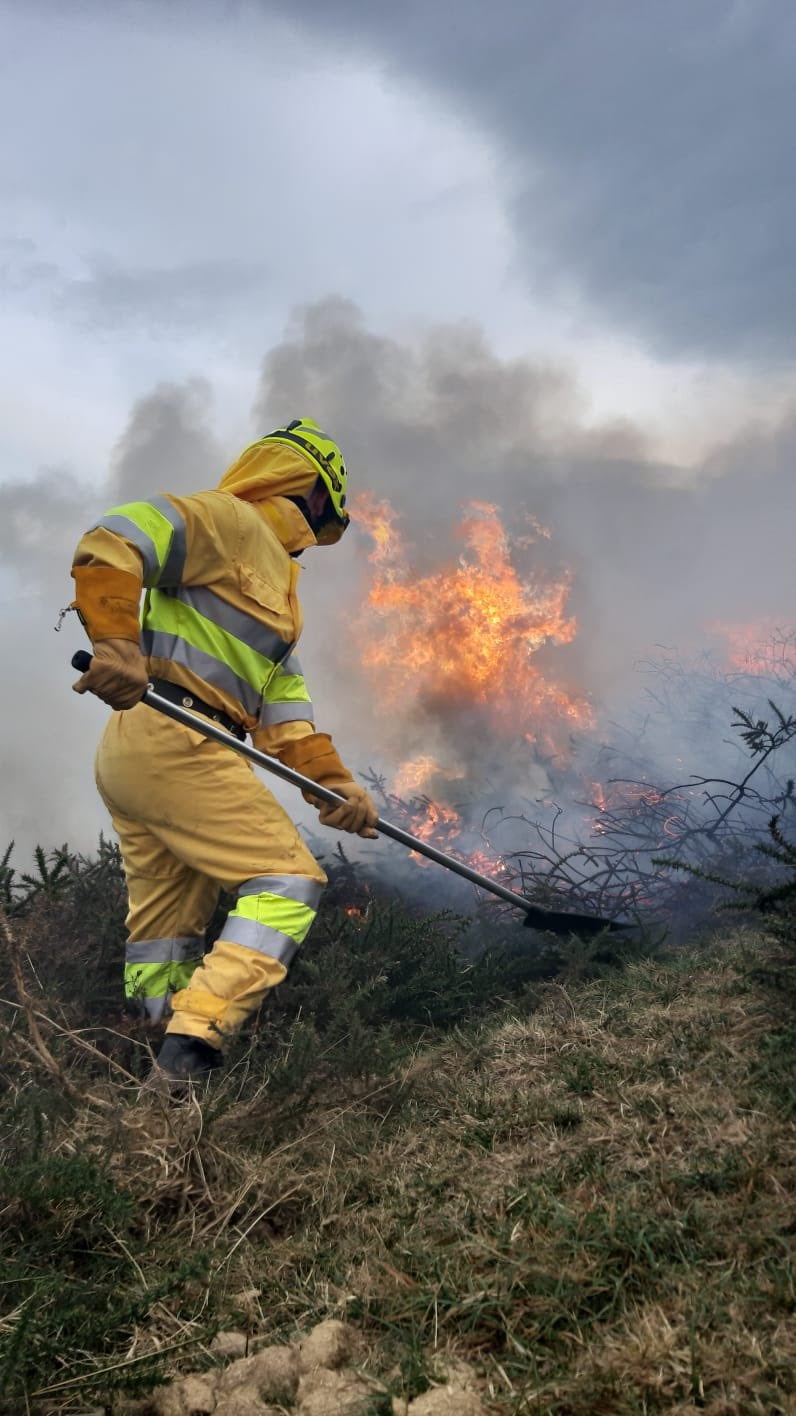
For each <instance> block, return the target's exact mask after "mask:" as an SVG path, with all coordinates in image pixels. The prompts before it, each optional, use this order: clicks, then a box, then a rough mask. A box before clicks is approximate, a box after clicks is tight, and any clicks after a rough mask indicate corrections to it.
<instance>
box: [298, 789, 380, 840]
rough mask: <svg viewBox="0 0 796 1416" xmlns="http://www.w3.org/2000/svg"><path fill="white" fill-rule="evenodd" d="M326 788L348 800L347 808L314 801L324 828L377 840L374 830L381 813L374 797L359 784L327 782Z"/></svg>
mask: <svg viewBox="0 0 796 1416" xmlns="http://www.w3.org/2000/svg"><path fill="white" fill-rule="evenodd" d="M325 785H326V786H328V787H329V789H330V790H331V791H333V792H337V794H338V796H342V797H345V798H346V805H345V806H332V803H331V802H330V801H319V800H318V798H317V797H315V798H314V800H313V806H317V807H318V808H319V815H318V820H319V821H320V823H321V825H322V826H333V827H334V828H335V830H336V831H350V832H351V833H352V835H355V836H366V837H368V838H369V839H370V840H376V839H377V837H378V834H379V833H378V831H376V830H374V827H375V825H376V822H377V820H378V816H379V813H378V812H377V810H376V806H375V803H374V801H373V799H372V797H371V796H370V795H369V793H368V792H366V790H365V788H364V787H361V786H360V785H359V783H358V782H327V783H325Z"/></svg>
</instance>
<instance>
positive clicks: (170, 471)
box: [0, 300, 796, 857]
mask: <svg viewBox="0 0 796 1416" xmlns="http://www.w3.org/2000/svg"><path fill="white" fill-rule="evenodd" d="M252 392H253V396H254V410H253V412H254V416H253V421H252V424H251V426H250V427H248V428H241V429H240V439H239V442H238V445H237V446H235V447H225V448H223V449H222V448H221V447H220V446H219V445H218V443H217V441H216V438H215V436H214V434H213V431H212V428H211V426H210V425H209V421H208V417H207V408H208V405H209V402H210V390H209V389H208V388H207V387H206V386H205V385H204V384H203V383H201V382H200V381H197V382H193V383H191V384H189V385H186V386H161V387H159V388H157V389H156V390H155V391H154V392H153V393H152V394H151V396H149V397H148V398H146V399H143V400H142V401H141V402H139V403H138V404H137V405H136V406H135V407H134V408H133V410H132V412H131V415H130V420H129V423H128V426H127V428H126V430H125V431H124V432H123V434H122V435H121V437H120V440H119V442H118V444H117V447H116V449H115V452H114V455H113V458H112V462H111V466H110V468H109V472H108V480H107V483H106V485H105V486H104V487H101V488H97V487H87V486H84V485H80V484H79V483H77V482H76V481H75V480H74V479H73V478H72V477H71V476H70V475H69V473H68V471H66V470H62V469H54V468H53V469H44V470H42V472H41V473H40V474H39V477H38V479H37V480H36V481H35V482H34V483H30V484H24V485H22V484H6V485H5V486H3V487H2V488H0V549H2V557H3V561H2V565H3V570H2V579H0V593H2V595H3V598H4V615H3V622H2V624H3V627H2V635H3V662H4V666H5V672H4V674H3V680H2V700H1V701H2V724H3V733H2V739H1V740H0V781H2V784H3V785H2V810H1V812H0V824H1V825H2V836H3V839H4V840H6V841H7V840H8V839H10V838H11V837H12V836H15V837H16V838H17V840H18V842H19V852H20V856H21V857H22V856H24V855H25V853H26V852H28V851H29V850H30V847H31V846H32V845H33V844H34V843H35V842H36V841H41V842H42V844H44V845H47V846H51V845H54V844H58V843H60V842H61V841H64V840H68V841H69V843H70V845H72V846H73V847H75V848H81V849H86V850H90V849H91V848H92V847H93V844H94V842H95V840H96V834H97V831H98V829H99V828H100V827H101V826H103V825H104V824H105V820H104V814H103V811H102V808H101V806H100V805H99V803H98V802H97V801H96V799H95V795H94V787H93V781H92V776H91V760H92V755H93V746H94V741H95V739H96V736H97V735H98V733H99V731H100V728H101V724H102V722H103V719H104V717H105V713H106V710H105V709H104V708H103V707H102V705H100V704H99V703H97V702H96V701H93V700H92V701H88V699H86V698H83V699H77V698H75V697H73V696H72V695H71V693H70V691H69V684H70V683H71V681H72V678H73V673H72V671H71V670H70V668H69V658H70V656H71V654H72V653H73V652H74V649H75V648H78V647H81V646H82V644H83V642H84V641H83V637H82V631H80V629H79V626H78V625H77V624H76V623H75V617H74V616H70V617H69V618H68V620H67V622H66V626H65V629H64V632H63V633H62V634H61V635H60V636H58V637H56V636H55V635H54V634H53V633H52V626H53V624H54V622H55V620H56V618H57V615H58V611H59V609H60V607H61V606H63V605H65V604H67V603H68V602H69V600H70V598H71V593H72V589H71V587H72V582H71V580H70V577H69V565H70V560H71V555H72V550H73V547H74V544H75V542H76V541H77V538H78V536H79V534H80V532H81V531H82V530H83V529H84V528H85V527H86V526H87V525H90V524H91V521H92V520H93V519H94V518H95V517H96V516H97V515H98V514H99V513H100V512H101V511H102V510H104V509H105V508H106V507H107V506H108V505H111V504H113V503H116V502H119V501H123V500H126V499H131V498H135V497H139V496H144V495H146V494H147V493H151V492H155V491H163V490H171V491H180V492H187V491H190V490H199V489H201V488H204V487H208V486H212V485H214V484H215V483H216V481H217V480H218V477H219V475H220V474H221V473H222V472H223V470H224V468H225V466H226V465H227V464H228V463H229V462H230V461H231V460H232V458H233V457H234V456H235V455H236V453H237V452H238V451H239V449H240V447H242V446H244V445H245V443H246V442H247V441H249V440H251V439H252V438H253V437H256V436H260V435H262V433H264V432H266V431H268V429H270V428H272V427H275V426H277V425H278V424H279V423H281V422H282V421H284V419H285V418H286V417H289V416H294V415H295V414H297V413H303V414H305V415H308V416H313V417H315V418H316V419H318V421H319V422H321V423H322V424H323V425H324V426H326V427H327V428H328V430H329V431H330V432H332V433H333V434H334V435H335V436H336V437H337V438H338V440H339V441H340V443H341V444H342V446H343V447H344V449H345V451H346V455H347V460H348V463H349V468H350V472H351V476H352V481H353V483H354V487H355V489H359V488H361V489H365V490H368V491H370V492H373V493H375V494H377V495H384V496H387V497H389V498H390V500H391V501H392V502H393V503H394V504H395V506H396V507H397V508H398V510H399V512H400V513H401V518H402V528H403V532H404V535H405V538H406V544H407V556H408V557H410V558H411V567H412V569H413V571H415V572H416V573H417V574H418V575H420V574H422V573H424V572H425V571H426V570H427V569H428V568H429V567H431V566H433V565H437V564H439V561H440V559H441V558H442V557H444V556H449V557H455V556H456V555H458V554H459V553H460V551H461V547H460V545H459V543H457V542H456V541H455V539H454V538H453V537H452V535H451V526H452V523H453V522H454V520H455V519H456V516H457V513H458V510H459V507H460V505H461V503H462V502H463V501H465V500H466V499H468V498H470V497H477V498H481V499H484V500H488V501H491V502H494V503H496V504H497V505H498V506H499V507H500V509H501V512H502V515H503V518H504V520H505V522H506V523H507V524H508V525H509V526H512V525H516V527H517V528H518V529H519V530H520V531H521V530H522V529H523V526H524V524H525V518H526V517H527V516H529V515H530V516H533V517H536V518H538V519H539V521H541V522H542V523H544V524H545V525H546V526H547V527H548V528H549V530H550V533H551V534H550V539H549V540H546V541H541V542H538V543H537V544H536V545H535V546H533V547H531V548H529V549H528V550H527V551H526V552H524V555H526V556H527V565H528V566H529V567H532V566H538V565H539V564H541V563H543V564H544V566H545V568H546V569H549V570H550V572H551V573H553V572H556V571H558V570H560V569H561V568H562V567H565V566H566V567H569V569H570V570H571V572H572V575H573V582H572V593H571V608H572V610H573V612H574V613H575V614H576V616H577V618H578V622H579V626H580V628H579V633H578V636H577V638H576V640H575V642H574V643H573V644H572V645H571V646H566V647H563V648H558V649H555V648H553V649H550V650H549V651H548V650H545V651H543V653H544V654H545V656H546V658H545V663H546V664H549V666H550V671H551V672H553V673H554V674H555V677H556V678H557V679H558V680H560V681H562V682H565V683H568V684H571V685H572V686H573V687H574V688H575V689H578V690H580V691H586V692H588V693H590V694H591V695H592V696H593V698H594V699H595V701H596V702H598V703H599V702H602V701H604V702H606V703H607V704H609V706H611V708H612V709H616V710H617V711H618V710H621V707H622V705H623V704H627V703H628V702H629V701H630V700H631V699H632V698H633V695H634V694H635V693H636V692H637V690H638V685H637V679H636V673H635V665H636V663H637V661H638V660H639V659H643V658H647V657H649V656H651V655H653V654H654V653H655V646H656V645H660V644H663V645H666V646H668V647H670V648H671V647H677V648H679V649H680V650H682V651H683V652H685V653H688V652H690V651H691V650H694V649H697V648H699V647H700V646H701V645H703V644H705V643H706V642H709V635H708V632H707V630H706V626H707V625H708V624H709V623H710V622H711V621H714V620H722V621H734V620H742V621H751V620H756V619H759V618H761V617H764V616H766V617H771V618H772V619H774V620H775V621H776V620H778V621H779V622H780V623H787V622H788V621H789V620H791V619H792V600H793V570H792V566H793V550H792V539H793V525H794V512H795V511H796V479H794V478H793V474H792V467H793V461H794V452H795V451H796V413H794V411H793V410H792V411H791V413H790V414H789V415H788V416H787V417H785V418H784V419H783V420H782V422H781V424H780V426H779V427H778V428H777V429H776V430H775V431H774V432H770V431H765V430H763V429H756V428H755V426H754V425H753V424H752V423H750V426H749V429H748V431H747V432H746V433H745V435H744V436H743V437H741V438H736V439H735V440H734V441H732V442H725V441H723V438H722V429H721V428H717V429H716V448H715V451H714V452H713V453H712V454H711V455H710V457H709V458H707V459H706V461H705V465H704V467H703V468H701V469H696V471H695V473H694V475H693V477H692V479H691V480H690V482H689V483H688V485H687V486H685V485H684V484H683V476H682V471H681V469H677V468H672V467H668V466H665V465H661V464H659V463H656V462H655V461H654V460H653V459H652V458H651V456H650V455H649V453H648V452H647V450H646V448H647V439H646V437H645V434H644V430H643V429H642V428H638V427H633V426H630V425H627V424H622V425H621V426H610V427H602V428H594V427H593V426H590V425H588V424H587V422H586V421H585V419H584V418H583V416H582V413H581V409H580V404H579V398H578V394H577V387H576V383H575V379H574V376H573V375H572V374H571V373H569V372H568V371H567V370H564V369H561V368H555V367H546V366H542V365H539V364H532V363H529V362H525V361H522V360H515V361H512V362H506V361H503V360H501V359H499V358H498V357H497V356H496V355H495V354H494V353H493V352H492V351H491V350H490V348H489V346H488V344H487V343H486V341H485V339H484V337H483V335H482V334H481V333H480V332H479V331H478V330H477V329H475V328H470V327H461V328H451V329H441V330H433V331H431V332H430V333H429V334H428V335H427V337H425V338H424V339H423V340H419V341H418V342H417V343H414V344H410V343H401V342H399V341H396V340H392V339H388V338H385V337H382V336H379V335H377V334H374V333H373V332H372V331H371V330H369V329H368V328H367V327H366V326H365V324H364V322H363V320H362V318H361V316H360V315H359V313H358V311H357V310H356V309H355V308H354V307H353V306H351V305H350V304H348V303H346V302H344V301H342V300H329V301H326V302H324V303H322V304H319V305H316V306H313V307H311V308H309V309H307V310H305V311H303V312H302V313H301V314H300V315H298V316H297V317H296V321H295V326H294V328H293V329H292V331H291V332H290V335H289V337H288V338H286V340H285V341H284V342H283V343H282V344H281V345H279V346H278V347H277V348H275V349H274V350H272V351H271V353H270V354H268V356H267V357H266V359H265V362H264V366H263V372H262V378H261V381H260V385H259V388H258V389H256V390H253V391H252ZM369 549H370V543H369V541H368V538H367V537H366V536H364V535H363V534H362V533H361V532H359V531H357V530H356V529H354V530H353V531H352V533H350V535H349V536H348V537H347V538H346V540H345V541H344V542H343V543H342V545H341V546H340V547H339V548H337V549H335V550H319V551H313V552H311V553H308V554H307V556H306V557H305V560H304V561H303V562H302V564H303V565H304V566H305V567H306V568H305V571H304V574H303V576H302V587H301V590H302V601H303V604H304V609H305V617H306V630H305V637H304V641H303V645H302V660H303V662H304V667H305V670H306V672H307V676H308V679H309V681H310V687H311V689H312V690H313V697H314V699H315V700H316V703H317V705H318V723H319V726H320V727H322V728H327V729H329V730H330V731H332V733H333V734H334V735H335V737H336V738H337V739H338V741H339V745H340V748H341V751H342V753H343V755H344V757H345V758H346V759H347V760H348V761H349V762H350V764H351V766H352V769H354V770H360V771H362V770H364V769H366V768H367V767H368V766H369V765H375V766H378V767H380V768H383V769H384V770H386V771H389V770H391V769H394V767H395V766H396V765H397V763H398V761H399V760H400V757H401V756H402V755H404V754H405V753H406V752H415V751H417V750H418V749H419V748H420V747H421V745H422V744H423V743H425V744H427V745H428V750H431V751H434V752H435V753H436V754H437V755H441V756H442V757H443V759H444V758H445V757H446V756H447V757H448V758H449V759H451V760H455V759H456V757H457V753H459V752H460V748H461V744H460V743H457V742H456V741H455V740H454V739H455V737H456V735H457V734H458V733H459V732H461V720H460V719H457V720H454V719H451V720H448V719H446V715H445V713H444V711H443V710H442V709H440V706H439V705H438V704H437V705H435V709H434V711H433V712H426V713H422V712H418V711H417V710H416V709H413V710H412V712H408V711H407V712H404V711H403V710H402V706H401V705H400V704H397V705H396V706H395V708H394V712H393V715H392V719H391V720H390V721H385V718H384V714H383V711H382V709H381V707H380V706H379V705H376V704H374V703H373V702H372V701H371V693H372V685H371V683H370V681H369V680H368V679H367V678H366V677H365V676H364V675H363V674H362V673H361V672H360V670H359V664H360V649H361V646H360V645H359V644H358V643H357V635H358V634H359V633H360V632H361V631H360V630H359V629H358V612H359V608H360V605H361V601H362V598H363V596H364V594H365V593H366V589H367V585H368V582H369V576H370V570H369V566H368V562H367V553H368V551H369ZM500 672H501V665H500V663H498V662H496V664H495V674H496V677H497V678H499V675H500ZM480 745H481V748H482V750H483V752H484V754H485V757H484V764H485V767H488V768H489V770H492V766H493V764H492V761H491V759H490V758H489V752H490V751H491V750H494V751H497V755H498V758H499V756H500V752H502V751H503V749H502V748H499V750H498V749H494V745H490V744H489V743H487V742H485V741H483V735H482V738H481V744H480ZM471 752H472V747H471V745H468V753H471ZM472 765H473V768H474V770H477V769H478V766H479V764H478V763H477V762H473V764H472ZM515 770H516V763H512V771H515ZM283 799H286V798H283ZM295 805H296V807H298V799H297V798H296V801H295Z"/></svg>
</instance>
